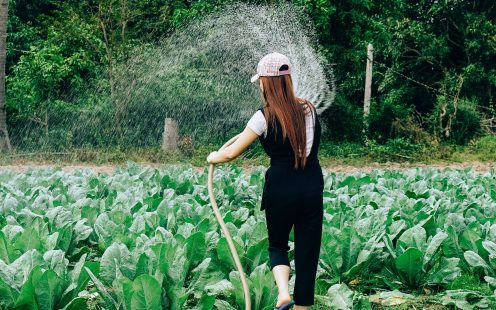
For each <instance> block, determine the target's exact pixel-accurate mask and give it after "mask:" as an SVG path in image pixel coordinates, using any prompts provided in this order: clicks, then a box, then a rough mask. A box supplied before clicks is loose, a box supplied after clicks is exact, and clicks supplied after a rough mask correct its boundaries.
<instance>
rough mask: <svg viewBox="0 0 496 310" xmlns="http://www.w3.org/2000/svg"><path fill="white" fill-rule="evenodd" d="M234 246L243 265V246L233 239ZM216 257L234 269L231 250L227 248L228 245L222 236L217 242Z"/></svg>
mask: <svg viewBox="0 0 496 310" xmlns="http://www.w3.org/2000/svg"><path fill="white" fill-rule="evenodd" d="M233 243H234V248H235V249H236V252H237V253H238V256H239V259H240V261H241V264H242V265H244V251H243V247H242V246H241V245H239V244H238V243H237V242H236V241H235V240H233ZM217 257H218V258H219V260H220V261H221V262H222V263H224V264H225V265H226V266H227V267H229V268H230V269H235V268H236V265H235V264H234V260H233V258H232V254H231V251H230V249H229V245H228V243H227V239H226V238H225V237H222V238H221V239H220V240H219V242H218V243H217Z"/></svg>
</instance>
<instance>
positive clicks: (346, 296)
mask: <svg viewBox="0 0 496 310" xmlns="http://www.w3.org/2000/svg"><path fill="white" fill-rule="evenodd" d="M353 294H354V293H353V291H352V290H350V289H349V288H348V286H346V284H344V283H341V284H334V285H333V286H331V287H330V288H329V290H328V291H327V295H329V298H330V302H331V308H332V309H339V310H348V309H351V308H352V307H353Z"/></svg>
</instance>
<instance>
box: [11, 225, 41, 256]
mask: <svg viewBox="0 0 496 310" xmlns="http://www.w3.org/2000/svg"><path fill="white" fill-rule="evenodd" d="M14 248H16V249H18V250H19V251H21V252H22V253H24V252H26V251H28V250H31V249H36V250H38V251H41V240H40V234H39V233H38V232H37V231H36V229H35V228H34V227H28V228H26V229H25V230H24V231H23V232H22V233H21V235H20V236H19V237H18V238H16V240H15V242H14Z"/></svg>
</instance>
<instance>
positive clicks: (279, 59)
mask: <svg viewBox="0 0 496 310" xmlns="http://www.w3.org/2000/svg"><path fill="white" fill-rule="evenodd" d="M283 65H287V66H288V69H287V70H279V68H281V67H282V66H283ZM286 74H291V62H290V61H289V58H288V57H286V56H284V55H283V54H279V53H271V54H268V55H265V56H264V57H263V58H262V59H261V60H260V62H259V63H258V66H257V74H255V75H254V76H253V77H252V78H251V82H252V83H253V82H255V81H256V80H258V78H259V77H261V76H280V75H286Z"/></svg>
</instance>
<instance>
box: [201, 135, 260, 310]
mask: <svg viewBox="0 0 496 310" xmlns="http://www.w3.org/2000/svg"><path fill="white" fill-rule="evenodd" d="M239 136H240V134H238V135H236V136H234V137H232V138H231V139H230V140H229V141H227V142H226V143H225V144H224V145H223V146H222V147H221V148H220V149H219V152H220V151H222V150H223V149H225V148H226V147H228V146H229V145H231V144H233V143H234V141H236V139H238V137H239ZM214 167H215V164H210V168H209V170H208V184H207V187H208V195H209V196H210V203H211V204H212V209H214V213H215V218H216V219H217V222H218V223H219V225H220V227H221V229H222V232H223V233H224V235H225V236H226V240H227V244H228V245H229V250H230V251H231V255H232V257H233V260H234V263H235V265H236V269H237V270H238V272H239V276H240V278H241V284H242V285H243V292H244V296H245V309H246V310H251V300H250V290H249V288H248V282H247V281H246V275H245V273H244V271H243V266H242V265H241V261H240V260H239V255H238V252H236V248H235V247H234V243H233V241H232V238H231V234H229V230H227V227H226V223H224V220H223V219H222V215H221V214H220V211H219V207H218V206H217V202H216V201H215V196H214V191H213V185H212V182H213V178H214Z"/></svg>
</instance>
